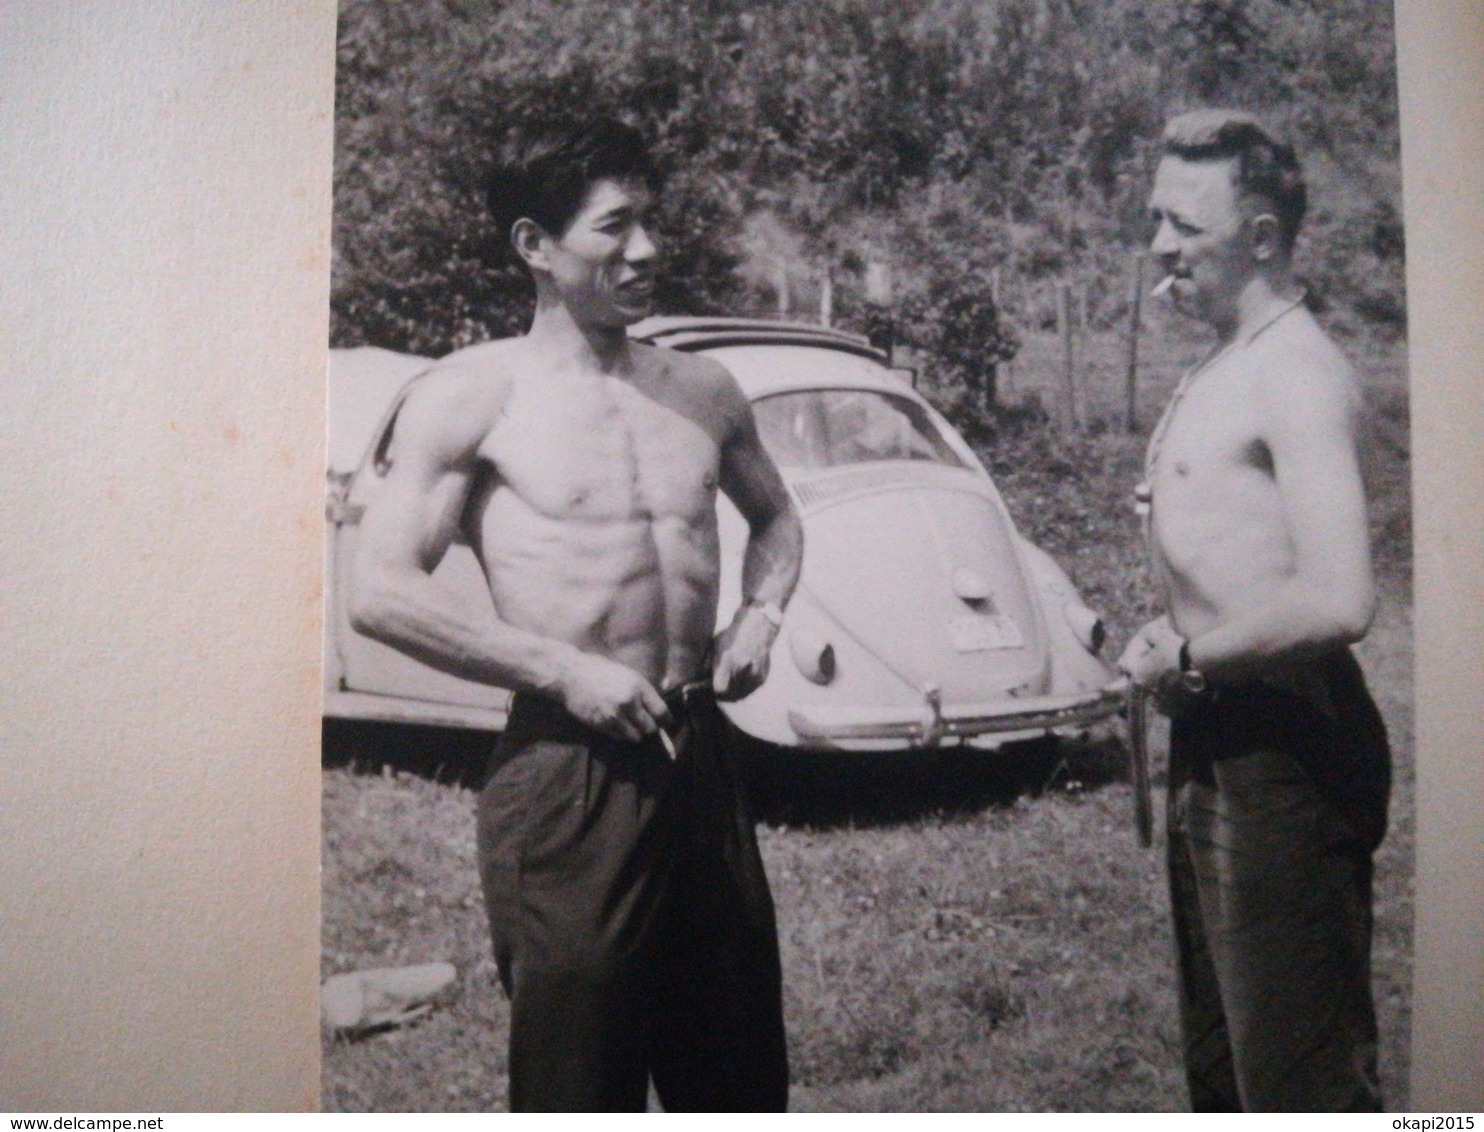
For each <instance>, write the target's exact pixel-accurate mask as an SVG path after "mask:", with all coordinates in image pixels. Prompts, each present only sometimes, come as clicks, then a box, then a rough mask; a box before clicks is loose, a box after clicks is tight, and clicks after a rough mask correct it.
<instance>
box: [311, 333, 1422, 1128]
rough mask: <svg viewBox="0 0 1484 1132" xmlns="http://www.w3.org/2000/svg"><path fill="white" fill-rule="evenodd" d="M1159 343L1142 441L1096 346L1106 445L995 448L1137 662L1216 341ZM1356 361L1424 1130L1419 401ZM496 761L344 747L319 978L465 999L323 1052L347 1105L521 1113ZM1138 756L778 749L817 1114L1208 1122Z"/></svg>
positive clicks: (1376, 361) (800, 1028)
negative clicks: (1159, 533) (1162, 474)
mask: <svg viewBox="0 0 1484 1132" xmlns="http://www.w3.org/2000/svg"><path fill="white" fill-rule="evenodd" d="M1053 346H1054V343H1053ZM1041 348H1042V344H1039V343H1037V342H1034V341H1033V342H1031V343H1028V344H1027V349H1026V351H1025V352H1024V353H1023V354H1022V361H1020V362H1017V371H1016V372H1015V373H1014V375H1013V380H1012V385H1011V390H1010V396H1011V397H1012V398H1014V399H1015V400H1017V401H1020V400H1023V399H1025V398H1027V397H1028V396H1031V395H1042V400H1043V403H1046V404H1050V403H1052V402H1051V401H1050V400H1049V397H1047V396H1045V395H1046V394H1048V393H1049V391H1050V387H1049V386H1041V387H1036V386H1033V385H1032V384H1031V382H1030V381H1029V380H1028V374H1029V373H1031V372H1047V371H1046V370H1045V368H1044V366H1043V367H1040V368H1039V369H1036V370H1033V369H1032V364H1031V363H1032V362H1033V361H1034V359H1035V358H1036V357H1037V354H1036V351H1037V350H1038V349H1041ZM1160 349H1161V350H1163V351H1164V354H1163V355H1160V356H1151V360H1150V369H1149V372H1151V373H1154V372H1158V373H1160V374H1161V375H1163V376H1161V377H1160V378H1157V379H1154V380H1152V381H1151V382H1150V387H1149V388H1148V389H1141V404H1142V405H1143V406H1144V408H1143V410H1142V412H1141V420H1140V435H1139V436H1135V437H1129V436H1125V435H1123V434H1122V432H1121V431H1120V430H1119V429H1118V428H1117V427H1114V426H1113V425H1112V424H1110V423H1108V422H1109V421H1110V420H1117V419H1118V414H1119V412H1121V402H1120V401H1119V397H1121V386H1118V385H1117V384H1116V383H1113V379H1112V378H1109V377H1108V376H1107V375H1108V374H1110V373H1111V374H1114V375H1115V376H1116V374H1117V371H1118V359H1119V358H1120V357H1121V345H1120V343H1119V342H1118V341H1117V339H1116V336H1112V335H1106V336H1104V337H1103V339H1101V340H1100V342H1099V343H1094V344H1093V345H1092V346H1089V347H1088V348H1087V352H1086V357H1087V358H1088V361H1089V371H1090V372H1092V373H1093V374H1102V375H1103V376H1102V377H1101V378H1095V379H1094V380H1096V381H1101V382H1102V383H1103V384H1102V385H1100V386H1098V388H1102V389H1104V392H1105V393H1107V396H1105V397H1103V398H1102V399H1101V400H1099V399H1098V398H1096V397H1092V396H1089V398H1088V400H1087V403H1088V404H1089V405H1093V406H1097V405H1100V404H1101V405H1103V406H1104V408H1103V409H1102V410H1097V411H1094V412H1091V413H1089V420H1090V421H1091V422H1092V424H1091V427H1089V428H1087V429H1085V430H1083V431H1080V432H1076V433H1069V432H1062V431H1058V430H1056V429H1054V428H1052V427H1050V426H1049V425H1047V424H1046V423H1044V421H1042V422H1040V423H1038V422H1037V414H1036V413H1035V412H1034V411H1033V410H1026V409H1024V408H1022V409H1021V411H1019V412H1018V413H1014V412H1012V413H1007V414H1004V416H1003V417H1002V419H1000V420H999V421H998V422H996V423H994V424H993V425H992V426H991V425H986V426H981V427H978V428H976V429H974V430H971V431H972V432H973V436H972V439H973V440H974V442H975V443H976V444H977V445H978V446H979V448H980V450H981V451H982V452H983V453H984V454H985V457H986V461H987V462H988V463H989V464H990V465H991V467H992V470H993V472H994V474H995V477H996V480H997V482H998V483H999V485H1000V487H1001V490H1002V492H1003V493H1004V495H1005V497H1006V500H1007V503H1008V505H1009V506H1010V508H1011V510H1012V512H1013V513H1014V514H1015V517H1016V520H1017V522H1018V523H1020V524H1021V526H1022V529H1023V530H1024V531H1025V533H1027V534H1028V535H1029V536H1031V537H1032V538H1033V539H1035V540H1036V541H1037V542H1039V543H1040V544H1041V545H1043V546H1045V547H1046V548H1047V549H1048V550H1050V551H1051V552H1052V553H1054V554H1056V555H1057V557H1058V558H1059V559H1061V561H1062V562H1063V563H1064V565H1066V566H1067V567H1068V569H1069V572H1070V573H1071V574H1072V575H1073V577H1074V580H1075V581H1076V582H1077V584H1078V585H1079V587H1081V588H1082V590H1083V592H1084V594H1085V595H1086V596H1087V597H1088V599H1089V601H1090V602H1091V604H1093V605H1095V606H1097V607H1099V608H1101V609H1102V610H1103V611H1104V612H1105V613H1106V615H1107V616H1108V619H1109V623H1110V630H1111V632H1110V638H1111V640H1110V648H1112V649H1113V650H1115V654H1116V650H1117V649H1118V648H1121V646H1122V642H1123V640H1124V639H1126V638H1127V636H1128V635H1129V634H1130V633H1131V632H1132V631H1133V629H1135V628H1137V626H1138V624H1140V623H1141V620H1142V619H1143V618H1144V617H1146V616H1148V615H1149V614H1150V612H1151V611H1152V610H1153V608H1154V598H1153V593H1152V590H1151V589H1150V588H1149V583H1148V580H1147V572H1146V569H1145V565H1144V559H1143V551H1142V547H1141V545H1140V541H1139V531H1138V525H1137V522H1136V520H1135V519H1134V516H1133V514H1132V511H1131V509H1130V508H1129V507H1128V492H1129V488H1130V487H1131V485H1132V483H1133V482H1134V481H1135V479H1136V478H1137V475H1138V471H1139V468H1140V464H1141V462H1142V458H1143V444H1144V441H1143V436H1145V435H1147V432H1148V429H1149V428H1150V427H1151V426H1152V424H1153V420H1152V416H1153V414H1154V412H1156V411H1157V409H1158V407H1159V405H1160V404H1161V403H1162V401H1163V398H1164V396H1166V395H1167V393H1168V386H1169V384H1170V383H1172V381H1173V377H1174V374H1175V373H1176V372H1177V371H1178V364H1179V362H1180V358H1181V357H1185V356H1188V357H1190V358H1193V357H1194V356H1196V355H1197V354H1198V352H1199V350H1200V343H1199V342H1198V341H1194V340H1193V341H1190V342H1184V343H1182V342H1173V343H1170V344H1168V345H1166V346H1163V347H1160ZM1352 354H1353V355H1354V356H1356V358H1357V360H1358V362H1359V368H1360V369H1361V372H1362V375H1363V377H1364V379H1365V383H1366V392H1367V404H1368V413H1367V427H1366V433H1365V435H1366V441H1365V464H1366V470H1367V478H1368V481H1369V483H1370V487H1371V495H1372V503H1373V506H1372V518H1373V532H1374V535H1375V540H1376V547H1377V565H1378V573H1379V577H1380V582H1381V593H1382V605H1381V610H1380V614H1379V616H1378V619H1377V623H1376V625H1375V627H1374V628H1373V630H1372V633H1371V635H1370V636H1369V637H1368V638H1367V640H1366V641H1364V642H1362V644H1361V646H1360V647H1359V650H1358V651H1359V654H1360V657H1361V660H1362V663H1363V664H1364V666H1365V668H1366V671H1367V675H1368V678H1369V681H1370V684H1371V687H1372V690H1373V692H1374V693H1375V695H1376V698H1377V700H1378V702H1379V703H1380V705H1381V708H1382V712H1383V714H1384V715H1385V716H1386V719H1387V723H1388V727H1389V729H1390V731H1391V736H1392V741H1393V746H1394V748H1395V751H1396V776H1395V777H1396V783H1395V788H1394V794H1393V809H1392V812H1393V820H1392V829H1391V833H1390V834H1389V836H1388V838H1387V841H1386V843H1385V844H1384V845H1383V846H1382V848H1381V850H1380V852H1379V853H1378V856H1377V881H1376V905H1375V909H1376V935H1375V943H1374V948H1373V958H1374V987H1375V991H1376V997H1377V1004H1378V1010H1379V1015H1380V1022H1381V1027H1382V1043H1381V1062H1382V1065H1381V1068H1382V1083H1383V1089H1384V1091H1385V1095H1386V1097H1387V1102H1388V1104H1389V1105H1390V1106H1391V1107H1392V1108H1393V1109H1405V1108H1406V1104H1407V1092H1406V1088H1407V1080H1406V1077H1407V1071H1408V1064H1409V1063H1408V1025H1409V1018H1410V1014H1409V1000H1410V987H1411V967H1410V963H1411V959H1410V956H1411V919H1412V887H1411V884H1412V860H1413V858H1412V835H1413V830H1414V826H1415V822H1414V813H1413V787H1412V773H1411V765H1412V764H1411V751H1412V707H1411V619H1410V597H1411V587H1410V561H1411V544H1410V525H1409V522H1408V516H1409V509H1408V506H1407V495H1406V492H1407V482H1408V481H1407V446H1406V444H1407V415H1406V393H1405V384H1404V378H1403V369H1402V367H1403V360H1402V353H1401V351H1400V349H1399V348H1396V347H1392V346H1388V345H1387V344H1385V343H1370V344H1365V348H1364V349H1363V350H1352ZM1099 360H1100V362H1101V368H1098V367H1097V366H1095V365H1093V362H1095V361H1099ZM1050 372H1054V370H1053V371H1050ZM1110 388H1111V392H1109V391H1108V390H1109V389H1110ZM1100 414H1101V415H1100ZM1099 421H1102V422H1103V423H1101V424H1100V423H1098V422H1099ZM1159 742H1160V739H1159V736H1156V746H1158V745H1159ZM487 743H488V740H487V739H486V738H484V737H474V736H467V735H459V734H455V733H450V732H436V731H429V730H424V729H417V728H403V729H391V728H379V727H365V726H362V727H355V726H351V725H327V729H326V769H325V772H324V855H323V856H324V958H323V964H324V973H325V974H326V975H328V974H331V973H334V972H337V971H343V970H349V969H353V968H357V967H367V966H379V965H386V964H399V963H417V962H427V961H431V960H438V959H447V960H450V961H452V962H453V963H454V964H455V965H456V966H457V967H458V969H459V972H460V978H459V981H458V983H457V985H456V987H455V988H454V989H453V990H452V991H451V992H450V993H449V994H448V996H447V997H446V998H445V1000H444V1001H442V1002H441V1003H440V1004H439V1008H438V1009H436V1010H434V1011H433V1012H432V1013H431V1014H429V1015H428V1016H427V1017H425V1018H424V1019H422V1020H421V1021H419V1022H418V1023H416V1024H415V1025H413V1026H411V1027H409V1028H407V1029H404V1030H390V1031H384V1032H382V1033H378V1034H373V1035H370V1036H367V1037H365V1038H363V1039H360V1040H358V1041H353V1042H348V1041H343V1040H337V1039H334V1038H331V1037H329V1036H327V1037H326V1039H325V1044H324V1107H325V1108H326V1109H330V1110H339V1111H479V1110H491V1109H500V1108H503V1107H504V1106H505V1102H506V1096H505V1080H504V1078H505V1048H504V1046H505V1028H506V1026H507V1024H508V1008H507V1004H506V1002H505V1000H504V997H503V995H502V994H501V992H500V991H499V989H498V986H497V983H496V979H495V971H494V965H493V961H492V960H491V958H490V956H489V944H488V938H487V932H486V927H485V923H484V916H483V910H482V907H481V905H480V900H479V895H478V884H477V875H476V871H475V865H474V832H473V794H472V793H471V790H470V786H471V785H472V784H473V783H474V782H475V781H477V779H478V774H479V763H480V759H481V753H482V751H483V750H484V749H485V747H486V745H487ZM1122 759H1123V756H1122V753H1121V748H1120V747H1119V746H1118V744H1117V736H1116V735H1115V734H1112V733H1109V734H1103V735H1095V736H1093V737H1092V741H1089V742H1086V743H1075V744H1061V745H1055V746H1053V745H1049V744H1033V745H1029V746H1027V747H1024V748H1019V749H1017V750H1015V751H1013V752H1005V753H1003V754H1000V755H993V754H982V755H974V756H963V755H957V754H950V753H947V752H943V753H939V754H937V755H934V756H930V757H916V758H912V759H904V758H890V757H882V758H873V759H869V760H846V759H834V760H828V759H825V760H811V761H807V762H799V761H798V760H791V759H790V760H781V759H779V758H777V757H767V756H765V755H759V754H756V753H755V754H754V756H753V758H752V760H751V764H750V767H751V769H750V784H751V789H752V791H753V795H754V801H755V803H756V805H757V807H758V809H759V812H760V814H761V816H762V819H763V824H762V825H761V827H760V830H759V838H760V842H761V846H762V851H763V855H764V859H765V861H766V864H767V867H768V875H769V877H770V879H771V882H772V885H773V892H774V897H775V901H776V903H777V906H778V916H779V933H780V944H781V947H782V954H783V962H784V982H785V988H786V991H785V993H786V1000H785V1011H786V1014H785V1016H786V1019H787V1024H788V1028H789V1039H790V1062H791V1070H792V1078H793V1083H794V1087H793V1094H792V1104H793V1107H794V1108H796V1109H800V1110H815V1111H825V1110H828V1111H929V1110H1006V1111H1010V1110H1061V1111H1081V1110H1095V1111H1106V1110H1128V1111H1161V1110H1181V1109H1183V1108H1184V1106H1185V1094H1184V1086H1183V1083H1182V1078H1181V1073H1180V1064H1179V1054H1178V1045H1177V1030H1176V1025H1177V1024H1176V1020H1175V1011H1174V1001H1175V1000H1174V982H1173V972H1172V960H1171V955H1172V952H1171V947H1172V945H1171V940H1170V934H1169V926H1168V922H1167V921H1168V910H1167V904H1166V897H1165V891H1164V871H1163V863H1162V858H1161V856H1160V853H1159V852H1158V851H1157V850H1144V849H1140V848H1139V847H1138V846H1137V843H1136V840H1135V837H1134V833H1133V828H1132V822H1131V818H1130V814H1131V809H1132V799H1131V797H1130V793H1129V790H1128V787H1127V786H1126V785H1125V783H1124V782H1123V775H1122V768H1123V761H1122ZM383 766H385V767H386V768H387V769H382V768H383ZM392 767H401V768H415V772H414V770H413V769H391V768H392ZM1158 771H1159V768H1158V767H1156V787H1157V788H1158V787H1159V786H1160V785H1161V783H1162V776H1161V775H1160V774H1159V773H1158ZM1161 836H1162V835H1161V833H1160V831H1159V830H1158V828H1157V829H1156V845H1158V844H1160V838H1161Z"/></svg>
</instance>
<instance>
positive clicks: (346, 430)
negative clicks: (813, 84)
mask: <svg viewBox="0 0 1484 1132" xmlns="http://www.w3.org/2000/svg"><path fill="white" fill-rule="evenodd" d="M629 336H630V337H632V338H634V339H635V340H636V341H640V342H648V343H650V344H652V345H655V346H663V347H665V348H666V349H670V350H682V351H685V352H687V353H695V352H702V351H704V352H705V353H707V354H709V355H711V356H713V357H715V358H716V359H717V360H718V361H720V362H721V363H722V364H723V365H725V366H726V367H727V369H729V370H730V371H731V372H732V374H733V376H735V377H736V378H737V382H738V384H739V385H741V386H742V390H743V392H744V393H746V394H747V396H748V397H750V398H755V397H762V396H767V395H768V394H770V393H783V392H788V391H789V390H795V389H817V388H821V387H828V388H847V389H873V390H877V391H880V392H888V393H898V394H906V395H908V396H912V391H911V390H910V389H909V388H908V387H907V385H906V383H904V382H903V381H901V380H900V379H899V378H897V377H896V376H894V375H893V374H892V372H891V370H890V369H889V368H888V367H889V366H890V360H889V358H888V357H887V355H886V354H885V352H883V351H881V350H878V349H876V348H875V347H874V346H872V345H871V343H870V342H869V340H867V338H866V337H865V336H864V335H861V334H852V333H850V332H849V331H845V330H838V329H836V328H834V327H829V326H819V325H816V324H813V323H805V322H786V321H783V320H779V319H761V318H708V317H698V316H679V315H663V316H658V317H654V318H646V319H644V320H643V321H642V322H639V323H636V324H635V325H633V326H631V327H630V328H629ZM435 360H436V359H433V358H426V357H421V356H419V355H416V354H401V353H397V352H396V351H394V350H386V349H383V348H382V347H380V346H354V347H351V348H349V349H332V350H331V351H330V360H329V414H328V416H329V420H328V424H329V428H328V433H329V468H330V470H331V471H332V472H350V471H354V470H355V467H356V465H357V464H359V463H360V461H361V457H362V456H364V455H365V452H366V446H367V445H368V444H369V443H370V442H371V434H372V433H373V432H375V431H376V426H377V425H378V424H379V423H381V420H382V418H383V417H384V416H385V415H386V412H387V410H388V409H389V408H390V407H391V405H392V402H393V400H394V399H395V398H396V396H397V394H398V392H400V391H401V390H402V388H403V387H404V386H406V385H407V383H408V382H409V381H411V380H412V379H413V378H414V377H416V376H417V375H418V374H419V373H421V372H422V371H423V370H425V369H427V368H428V367H429V366H431V365H433V364H434V361H435Z"/></svg>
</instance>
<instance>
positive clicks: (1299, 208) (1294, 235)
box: [1164, 110, 1309, 249]
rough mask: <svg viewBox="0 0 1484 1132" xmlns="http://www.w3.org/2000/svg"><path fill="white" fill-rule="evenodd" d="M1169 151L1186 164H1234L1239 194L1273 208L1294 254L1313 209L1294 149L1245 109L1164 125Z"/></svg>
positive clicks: (1198, 114) (1197, 113) (1195, 113)
mask: <svg viewBox="0 0 1484 1132" xmlns="http://www.w3.org/2000/svg"><path fill="white" fill-rule="evenodd" d="M1164 152H1165V154H1166V155H1167V156H1170V157H1178V158H1181V159H1182V160H1185V161H1235V162H1236V177H1235V181H1236V186H1237V191H1238V193H1240V194H1241V195H1243V196H1248V197H1256V198H1257V199H1259V200H1261V201H1263V202H1264V203H1265V204H1266V205H1267V206H1268V207H1269V208H1271V209H1272V212H1273V215H1274V216H1275V217H1277V220H1278V232H1279V236H1280V238H1281V239H1282V240H1283V245H1284V247H1286V248H1289V249H1291V248H1292V247H1293V244H1294V241H1295V240H1297V239H1298V233H1299V228H1300V226H1302V224H1303V222H1304V212H1305V210H1306V209H1307V208H1308V204H1309V193H1308V189H1307V188H1306V187H1305V185H1304V171H1303V169H1301V168H1300V167H1299V162H1298V157H1297V156H1296V155H1295V154H1294V152H1293V147H1292V146H1291V145H1289V144H1288V143H1286V142H1283V141H1280V140H1278V138H1277V137H1275V136H1274V135H1273V133H1272V132H1271V131H1270V130H1269V129H1268V128H1267V127H1266V126H1265V125H1264V124H1263V123H1262V122H1261V121H1260V120H1259V119H1258V118H1257V117H1255V116H1254V115H1252V114H1247V113H1245V112H1243V111H1241V110H1192V111H1190V112H1189V113H1187V114H1181V115H1180V116H1179V117H1176V118H1172V119H1170V121H1169V122H1168V123H1167V124H1166V125H1165V132H1164Z"/></svg>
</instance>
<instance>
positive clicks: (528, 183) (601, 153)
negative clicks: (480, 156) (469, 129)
mask: <svg viewBox="0 0 1484 1132" xmlns="http://www.w3.org/2000/svg"><path fill="white" fill-rule="evenodd" d="M605 179H612V180H615V181H619V180H630V179H636V180H640V181H642V182H644V183H645V184H646V185H647V186H648V187H649V188H650V189H654V190H657V189H658V188H659V173H658V170H657V168H656V166H655V163H654V160H653V158H652V157H651V156H650V153H649V146H648V144H647V143H646V142H645V140H644V136H643V135H642V134H640V133H639V131H638V130H636V129H635V128H634V127H632V126H629V125H626V124H625V123H623V122H621V121H619V120H618V119H617V118H613V117H609V116H607V115H592V116H587V117H584V118H581V119H578V118H564V117H549V118H546V119H544V120H542V121H540V122H533V123H525V124H521V125H517V126H515V127H514V128H512V129H510V130H508V131H507V132H506V134H505V135H504V137H503V138H501V139H500V140H499V141H498V142H497V144H496V147H495V161H494V168H493V169H492V170H491V171H490V173H489V175H488V176H487V177H486V179H485V184H484V191H485V202H486V204H487V205H488V207H489V210H490V215H491V217H492V218H493V219H494V222H495V226H496V228H497V229H498V231H499V233H500V236H501V237H502V238H508V237H509V235H510V229H511V226H512V225H514V223H515V222H516V221H517V220H519V219H520V218H521V217H528V218H529V219H531V220H534V221H535V222H536V223H537V224H539V225H541V227H542V228H544V229H545V230H546V231H547V232H549V233H551V234H552V235H555V236H559V235H561V234H562V233H563V232H564V231H566V229H567V225H569V224H571V223H572V219H573V217H575V216H576V215H577V213H578V211H579V210H580V209H581V208H582V202H583V201H584V200H586V199H587V194H588V191H589V190H590V189H591V188H592V186H593V185H594V184H595V183H596V182H598V181H601V180H605Z"/></svg>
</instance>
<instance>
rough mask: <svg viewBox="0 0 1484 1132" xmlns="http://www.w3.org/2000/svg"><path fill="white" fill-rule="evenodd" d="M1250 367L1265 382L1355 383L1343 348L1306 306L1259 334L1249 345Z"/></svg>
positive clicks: (1256, 376) (1253, 373) (1339, 384)
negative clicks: (1326, 331) (1304, 308)
mask: <svg viewBox="0 0 1484 1132" xmlns="http://www.w3.org/2000/svg"><path fill="white" fill-rule="evenodd" d="M1247 354H1248V367H1249V369H1250V370H1251V372H1252V375H1253V376H1254V377H1255V378H1257V379H1259V380H1260V381H1263V382H1273V383H1277V384H1278V385H1280V386H1281V385H1283V384H1286V383H1288V382H1291V381H1295V380H1298V381H1304V382H1309V383H1316V384H1318V385H1333V386H1346V387H1348V386H1353V385H1354V384H1355V382H1356V378H1355V370H1354V368H1353V367H1352V366H1351V364H1350V359H1349V358H1347V357H1346V356H1345V353H1344V351H1342V350H1341V349H1340V347H1339V346H1338V345H1336V344H1335V341H1334V339H1333V338H1331V337H1330V336H1329V335H1328V334H1327V333H1325V331H1324V328H1323V327H1322V326H1320V325H1319V323H1318V322H1316V321H1315V319H1314V316H1313V315H1311V314H1310V313H1309V312H1308V311H1306V310H1297V311H1294V312H1293V313H1292V314H1290V315H1288V316H1287V317H1285V318H1282V319H1279V320H1278V321H1277V322H1275V323H1274V324H1273V325H1272V326H1270V327H1268V328H1267V329H1266V330H1264V331H1263V332H1262V333H1261V334H1259V335H1258V336H1257V338H1256V340H1254V341H1253V342H1252V343H1251V345H1249V346H1248V347H1247Z"/></svg>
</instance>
